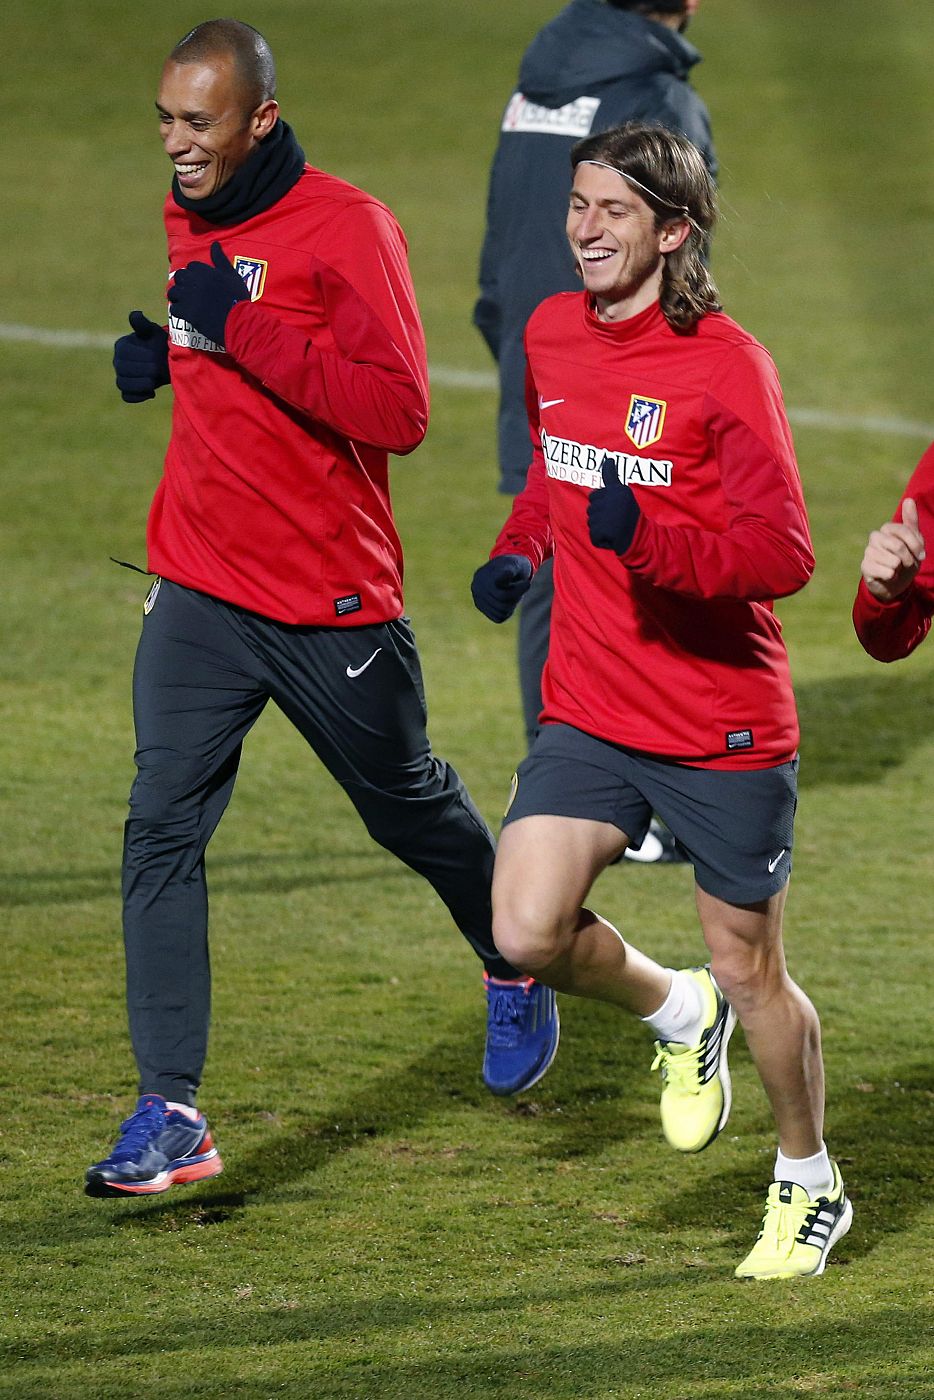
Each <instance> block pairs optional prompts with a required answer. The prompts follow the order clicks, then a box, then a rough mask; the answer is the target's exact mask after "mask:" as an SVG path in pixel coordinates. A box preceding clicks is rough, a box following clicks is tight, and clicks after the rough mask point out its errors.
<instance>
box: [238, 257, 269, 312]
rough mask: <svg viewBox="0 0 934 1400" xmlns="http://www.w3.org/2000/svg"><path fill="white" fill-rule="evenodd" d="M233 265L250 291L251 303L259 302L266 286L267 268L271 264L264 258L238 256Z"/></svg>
mask: <svg viewBox="0 0 934 1400" xmlns="http://www.w3.org/2000/svg"><path fill="white" fill-rule="evenodd" d="M233 265H234V267H235V268H236V269H237V271H238V272H239V274H240V276H241V277H242V278H243V280H244V282H245V283H246V284H247V286H248V287H249V289H250V301H259V299H260V297H261V296H262V295H263V287H264V286H265V285H266V268H267V267H268V266H269V264H268V263H266V262H264V261H263V259H262V258H242V257H240V256H239V254H238V255H237V256H236V257H235V258H234V260H233Z"/></svg>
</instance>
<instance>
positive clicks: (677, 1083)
mask: <svg viewBox="0 0 934 1400" xmlns="http://www.w3.org/2000/svg"><path fill="white" fill-rule="evenodd" d="M655 1049H656V1052H657V1053H656V1056H655V1059H654V1060H653V1061H652V1070H653V1072H654V1071H655V1070H657V1069H660V1070H661V1072H662V1078H663V1079H664V1081H665V1083H666V1085H668V1086H669V1087H670V1088H672V1089H674V1090H675V1091H676V1092H677V1093H679V1094H699V1093H700V1091H701V1053H702V1051H703V1046H702V1045H695V1046H694V1047H692V1048H689V1049H687V1050H678V1051H673V1050H670V1049H669V1048H668V1044H667V1042H664V1041H656V1042H655Z"/></svg>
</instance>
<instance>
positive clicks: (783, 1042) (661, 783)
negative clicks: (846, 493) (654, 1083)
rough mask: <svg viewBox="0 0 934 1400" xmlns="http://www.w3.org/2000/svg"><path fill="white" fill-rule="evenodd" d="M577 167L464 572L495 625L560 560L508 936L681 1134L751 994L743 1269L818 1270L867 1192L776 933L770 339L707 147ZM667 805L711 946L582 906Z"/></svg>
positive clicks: (722, 1106) (787, 725)
mask: <svg viewBox="0 0 934 1400" xmlns="http://www.w3.org/2000/svg"><path fill="white" fill-rule="evenodd" d="M572 165H573V170H574V178H573V188H572V191H571V196H570V208H569V212H568V219H567V233H568V239H569V241H570V245H571V249H572V251H573V253H574V256H575V258H576V260H577V264H578V267H579V270H580V275H581V277H582V279H583V284H584V290H583V292H567V293H562V294H560V295H558V296H555V297H551V298H549V299H548V300H547V301H545V302H544V303H543V304H542V305H541V306H540V307H539V308H538V310H537V311H535V312H534V313H533V315H532V317H531V320H530V321H529V324H528V328H527V332H526V351H527V360H528V382H527V404H528V412H529V420H530V426H531V433H532V443H533V459H532V465H531V468H530V471H529V477H528V482H527V485H526V488H525V490H524V491H523V492H522V494H521V495H519V496H518V497H517V498H516V501H515V503H514V506H513V510H512V512H511V514H510V516H509V518H508V520H507V522H506V524H505V526H504V527H503V529H502V531H501V533H500V535H499V538H498V539H497V541H496V544H495V546H494V548H493V551H492V555H491V558H490V560H489V562H488V563H486V564H485V565H483V566H482V568H481V569H479V570H478V571H477V574H476V575H475V578H474V583H473V592H474V600H475V602H476V603H477V606H478V607H479V608H480V609H481V611H483V612H485V613H486V614H487V615H488V616H490V617H491V618H493V620H495V621H501V620H503V618H505V617H506V616H508V614H509V613H510V611H511V610H512V608H513V607H514V606H515V604H516V602H517V601H518V599H519V598H520V597H521V596H522V594H523V592H524V590H525V589H526V588H527V587H528V584H529V579H530V578H531V575H532V573H533V571H534V569H535V568H536V567H537V566H538V565H539V564H540V563H541V562H542V560H543V559H545V558H548V557H552V556H553V558H554V579H555V602H554V611H553V615H552V630H551V648H550V652H549V657H548V662H547V665H546V667H545V673H544V678H543V687H542V690H543V707H544V708H543V715H542V720H543V724H542V731H541V733H540V735H539V737H538V738H537V740H536V742H535V743H534V745H533V747H532V749H531V752H530V754H529V756H528V758H527V759H526V760H525V761H524V762H523V763H522V764H521V765H520V767H519V770H518V774H517V778H516V782H515V791H514V795H513V800H512V803H511V806H510V808H509V811H508V814H507V817H506V822H505V826H504V829H503V834H502V838H501V841H500V845H499V850H498V854H497V860H496V870H495V874H494V882H493V915H494V925H493V927H494V936H495V938H496V941H497V945H498V947H499V948H500V950H501V952H502V953H503V954H504V956H506V957H508V958H509V959H510V960H511V961H513V962H514V963H515V964H516V966H517V967H520V968H522V969H523V970H524V971H526V972H528V973H529V974H531V975H534V976H535V977H536V978H537V979H540V980H541V981H542V982H544V983H546V984H547V985H548V986H550V987H553V988H554V989H555V990H556V991H559V992H569V993H572V994H574V995H577V996H586V997H595V998H597V999H598V1000H602V1001H608V1002H611V1003H613V1004H615V1005H618V1006H620V1007H622V1008H624V1009H625V1010H627V1011H630V1012H634V1013H635V1014H636V1015H638V1016H640V1017H641V1018H642V1019H643V1020H644V1021H645V1022H646V1024H647V1025H648V1027H649V1028H650V1030H651V1031H652V1032H653V1033H654V1036H655V1041H656V1051H657V1055H656V1060H655V1067H657V1068H659V1069H660V1070H661V1075H662V1097H661V1118H662V1126H663V1129H664V1132H665V1136H666V1138H667V1139H668V1141H669V1142H670V1144H671V1145H672V1146H673V1147H674V1148H676V1149H678V1150H680V1151H682V1152H698V1151H700V1150H702V1149H703V1148H705V1147H706V1146H708V1144H709V1143H710V1142H712V1141H713V1139H714V1138H715V1137H716V1135H717V1134H718V1132H719V1131H720V1130H721V1129H722V1128H723V1126H724V1124H725V1123H726V1120H727V1115H728V1114H729V1110H730V1078H729V1069H728V1063H727V1047H728V1044H729V1039H730V1035H731V1033H732V1030H733V1027H734V1024H735V1021H736V1020H737V1018H738V1020H739V1022H740V1023H741V1024H742V1026H743V1029H744V1031H745V1033H746V1038H747V1041H748V1043H749V1047H750V1050H751V1052H752V1055H753V1058H754V1060H755V1062H756V1066H757V1068H758V1071H759V1074H760V1076H761V1078H762V1082H763V1084H764V1087H765V1090H766V1093H767V1095H768V1098H769V1101H770V1104H771V1107H772V1111H773V1114H774V1116H775V1120H776V1125H777V1128H778V1139H779V1150H778V1154H777V1158H776V1164H775V1179H774V1182H773V1184H772V1186H771V1188H770V1190H769V1194H768V1203H767V1207H766V1212H765V1218H764V1222H763V1227H762V1231H761V1233H760V1236H759V1239H758V1241H757V1243H756V1245H755V1246H754V1247H753V1249H752V1251H751V1253H750V1254H749V1256H748V1257H747V1259H745V1260H744V1261H743V1263H742V1264H740V1266H739V1268H738V1269H737V1274H738V1275H739V1276H741V1277H757V1278H765V1277H788V1276H795V1275H803V1274H817V1273H820V1272H821V1271H822V1270H823V1268H824V1264H825V1261H826V1258H827V1253H828V1251H829V1249H830V1247H831V1245H832V1244H833V1243H834V1242H835V1240H836V1239H838V1238H839V1237H840V1236H841V1235H842V1234H844V1233H845V1231H846V1230H847V1229H848V1228H849V1224H850V1218H851V1214H852V1210H851V1206H850V1203H849V1201H848V1200H847V1197H846V1194H845V1192H844V1188H843V1183H842V1180H841V1178H840V1174H839V1171H838V1169H837V1167H836V1165H835V1164H834V1163H833V1162H832V1161H831V1159H830V1158H829V1156H828V1154H827V1149H826V1147H825V1144H824V1140H823V1110H824V1102H823V1098H824V1088H823V1070H822V1063H821V1050H820V1026H819V1022H818V1018H817V1015H816V1012H815V1010H814V1008H813V1006H812V1005H811V1003H810V1001H809V1000H808V999H807V997H806V996H805V995H804V993H803V992H802V991H801V989H800V988H799V987H798V986H797V985H796V984H795V983H794V982H793V981H792V980H791V978H790V977H789V976H788V973H787V971H786V968H785V960H784V954H783V951H782V914H783V909H784V904H785V896H786V893H787V888H788V878H789V873H790V869H791V851H792V844H793V836H792V828H793V818H794V810H795V802H796V774H797V748H798V724H797V718H796V713H795V703H794V694H793V692H792V687H791V679H790V675H789V670H788V660H787V656H786V652H785V647H784V644H783V642H782V639H781V627H780V624H779V622H778V620H777V618H776V617H775V613H774V611H773V606H772V600H773V599H774V598H777V597H782V596H785V595H787V594H790V593H794V592H796V591H797V590H798V589H800V588H802V587H803V586H804V584H805V583H806V582H807V580H808V578H809V577H810V574H811V570H812V567H813V556H812V552H811V543H810V537H809V532H808V523H807V517H806V514H805V508H804V501H803V498H802V494H801V486H800V481H799V477H798V471H797V466H796V463H795V457H794V451H793V447H792V441H791V434H790V432H789V429H788V423H787V419H786V417H785V412H784V408H783V405H782V397H781V390H780V387H779V383H778V378H777V375H776V372H775V367H774V365H773V363H772V360H771V358H770V356H769V355H768V353H767V352H766V351H765V350H764V349H763V348H762V346H760V345H759V344H757V342H756V341H755V340H754V339H753V337H752V336H751V335H749V334H748V333H747V332H746V331H744V330H743V329H742V328H741V327H740V326H738V325H737V324H736V322H734V321H732V320H731V319H730V318H729V317H728V316H726V315H724V314H723V313H722V311H721V310H720V306H719V301H718V297H717V292H716V288H715V287H714V286H713V284H712V282H711V279H710V276H709V274H708V272H707V269H706V267H705V266H704V262H703V257H702V253H703V248H704V246H705V242H706V239H707V237H708V235H709V233H710V230H711V227H712V225H713V221H714V217H715V200H714V191H713V187H712V184H711V180H710V176H709V174H708V172H707V170H706V168H705V166H704V163H703V160H702V159H701V156H700V153H699V152H698V151H697V149H696V148H695V147H694V146H693V145H691V143H690V142H688V141H687V140H686V139H684V138H682V137H679V136H676V135H672V134H670V133H668V132H666V131H664V130H662V129H661V128H656V127H649V126H641V125H629V126H625V127H621V128H616V129H614V130H613V131H610V132H607V133H605V134H603V135H599V136H593V137H589V138H587V139H585V140H584V141H581V142H579V143H578V145H577V146H575V147H574V150H573V153H572ZM653 810H654V811H656V812H657V813H658V814H659V815H660V816H661V817H662V819H663V820H664V821H665V822H666V824H667V825H668V826H669V827H670V829H671V831H672V832H673V833H674V835H675V837H676V838H677V840H678V841H679V843H680V844H681V845H682V847H683V848H684V850H685V851H686V852H687V853H688V855H689V856H690V859H691V861H692V863H693V865H694V871H695V880H696V901H697V909H698V913H699V915H700V922H701V927H702V930H703V934H704V939H705V941H706V945H707V949H708V952H709V963H708V964H707V965H706V966H704V967H700V968H688V969H682V970H678V969H671V968H665V967H662V966H660V965H659V964H658V963H656V962H654V961H652V959H651V958H649V957H648V956H646V955H645V954H644V953H642V952H640V951H639V950H638V949H637V948H635V947H634V946H633V945H632V944H631V943H629V942H628V941H626V940H624V938H623V937H622V936H621V935H620V934H619V933H618V932H617V930H616V929H615V928H614V927H613V926H612V925H611V924H609V923H608V922H607V921H606V919H604V918H602V917H601V916H600V915H598V914H597V913H595V912H594V911H592V910H591V909H590V908H589V907H588V906H587V904H586V900H587V897H588V894H589V892H590V889H591V886H592V885H593V882H594V880H595V879H596V877H597V876H598V875H599V873H600V872H601V871H602V870H603V869H604V868H605V867H606V866H607V865H608V864H609V863H610V862H611V861H613V860H614V859H616V858H617V857H618V856H619V854H620V852H621V851H622V850H623V849H624V848H625V847H626V845H627V844H628V843H630V842H632V843H634V844H638V842H640V841H641V840H642V837H643V834H644V832H645V830H646V827H647V824H648V821H649V817H650V814H651V812H652V811H653Z"/></svg>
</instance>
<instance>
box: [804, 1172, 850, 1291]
mask: <svg viewBox="0 0 934 1400" xmlns="http://www.w3.org/2000/svg"><path fill="white" fill-rule="evenodd" d="M844 1190H846V1187H844ZM852 1224H853V1203H852V1201H851V1200H850V1198H849V1197H847V1201H846V1206H845V1208H844V1211H843V1214H842V1215H841V1216H840V1219H839V1220H838V1221H837V1223H836V1225H835V1226H834V1227H833V1229H832V1230H831V1232H830V1234H829V1235H828V1237H827V1243H826V1244H825V1245H824V1248H823V1249H822V1250H821V1256H820V1259H819V1260H818V1261H817V1268H816V1269H812V1270H811V1272H810V1273H809V1274H799V1275H798V1277H799V1278H817V1277H818V1275H819V1274H822V1273H823V1272H824V1269H825V1268H826V1266H827V1255H828V1254H829V1253H830V1251H831V1250H832V1249H833V1247H834V1245H835V1244H836V1243H837V1240H842V1239H843V1236H844V1235H845V1234H847V1232H848V1231H849V1228H850V1226H851V1225H852Z"/></svg>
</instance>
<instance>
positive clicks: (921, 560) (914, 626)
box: [853, 444, 934, 661]
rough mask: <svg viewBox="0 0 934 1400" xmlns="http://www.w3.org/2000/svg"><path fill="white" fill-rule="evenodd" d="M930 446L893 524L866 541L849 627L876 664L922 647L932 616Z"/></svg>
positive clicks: (933, 476)
mask: <svg viewBox="0 0 934 1400" xmlns="http://www.w3.org/2000/svg"><path fill="white" fill-rule="evenodd" d="M927 540H934V444H932V445H931V446H930V447H929V448H928V449H927V451H926V452H925V454H924V456H923V457H922V458H921V461H920V462H919V463H918V465H917V467H916V468H915V470H914V472H913V473H912V475H911V479H910V481H909V482H908V485H907V486H906V487H905V491H904V494H903V495H902V499H901V501H900V502H899V504H898V507H897V509H896V511H895V515H894V517H893V518H892V520H889V521H886V523H885V524H884V525H883V526H881V528H880V529H878V530H873V532H872V534H871V535H870V536H869V541H868V543H867V545H866V549H865V552H864V554H863V559H862V563H861V565H860V574H861V577H860V582H859V587H858V589H857V592H856V598H855V601H854V603H853V625H854V627H855V628H856V635H857V637H858V638H859V640H860V643H861V645H862V646H863V648H864V649H865V650H866V651H867V652H868V653H869V655H870V656H874V657H875V659H876V660H877V661H900V660H901V659H902V658H904V657H906V656H910V655H911V653H912V652H913V651H914V649H915V648H916V647H917V646H919V645H920V644H921V642H923V641H924V639H925V637H926V636H927V634H928V632H929V631H930V629H931V618H932V616H934V556H931V557H930V558H929V557H928V554H927V550H926V547H925V541H927Z"/></svg>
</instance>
